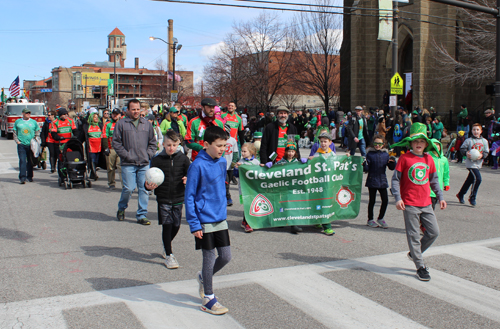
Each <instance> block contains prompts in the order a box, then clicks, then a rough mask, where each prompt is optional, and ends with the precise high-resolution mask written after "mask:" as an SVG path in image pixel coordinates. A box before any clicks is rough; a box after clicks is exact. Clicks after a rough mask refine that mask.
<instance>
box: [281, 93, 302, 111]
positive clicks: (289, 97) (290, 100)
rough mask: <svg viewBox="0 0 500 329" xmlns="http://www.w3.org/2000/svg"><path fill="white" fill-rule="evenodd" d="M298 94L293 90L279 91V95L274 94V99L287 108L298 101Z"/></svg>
mask: <svg viewBox="0 0 500 329" xmlns="http://www.w3.org/2000/svg"><path fill="white" fill-rule="evenodd" d="M299 98H300V95H297V93H293V92H289V93H287V92H285V91H283V93H280V94H279V95H277V96H276V99H277V100H278V102H280V104H283V105H285V106H286V107H288V108H289V109H291V108H293V107H294V106H295V104H296V103H297V102H298V101H299Z"/></svg>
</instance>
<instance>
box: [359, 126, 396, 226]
mask: <svg viewBox="0 0 500 329" xmlns="http://www.w3.org/2000/svg"><path fill="white" fill-rule="evenodd" d="M384 145H385V139H384V137H382V136H381V135H376V136H375V137H374V138H373V145H372V147H370V148H368V150H367V152H368V153H367V154H366V161H365V162H364V163H363V169H364V171H365V172H368V177H367V178H366V187H368V191H369V194H370V199H369V201H368V222H367V225H368V226H370V227H379V226H381V227H383V228H388V227H389V225H387V223H386V221H385V220H384V215H385V211H386V210H387V204H388V202H389V198H388V196H387V188H388V187H389V184H388V183H387V176H386V174H385V170H386V167H387V168H389V169H390V170H394V168H396V159H395V158H394V157H389V154H388V153H387V150H386V149H384V148H383V147H384ZM377 191H378V192H379V193H380V198H381V199H382V205H381V206H380V212H379V215H378V219H377V221H376V222H375V220H373V207H374V206H375V198H376V197H377Z"/></svg>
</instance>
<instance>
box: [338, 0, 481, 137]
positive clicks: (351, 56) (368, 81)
mask: <svg viewBox="0 0 500 329" xmlns="http://www.w3.org/2000/svg"><path fill="white" fill-rule="evenodd" d="M344 6H345V7H355V8H378V1H377V0H362V1H360V0H344ZM344 10H345V13H351V14H355V13H358V14H377V13H378V11H367V10H361V9H344ZM399 10H400V14H399V17H400V18H399V21H398V23H399V24H398V31H399V34H398V44H399V45H398V70H397V71H398V72H399V74H400V75H401V76H402V77H403V79H405V73H412V74H411V75H412V85H413V104H412V105H413V107H415V106H419V107H420V108H429V107H431V106H432V107H434V108H435V109H436V110H437V112H438V114H439V115H440V116H442V117H443V120H444V121H445V122H446V121H448V120H449V116H450V115H449V114H450V110H452V111H453V115H452V118H453V120H456V116H455V114H456V113H458V111H459V109H460V105H461V104H464V103H465V104H466V105H467V107H468V109H469V113H470V112H471V111H472V112H474V111H477V112H478V113H479V111H484V108H485V107H486V106H489V105H490V102H488V101H485V100H488V96H487V95H486V94H485V86H484V85H483V86H464V87H462V86H457V85H456V84H454V83H452V82H449V81H445V80H444V79H442V77H443V76H445V75H446V74H449V71H447V70H450V68H445V67H442V66H440V65H439V64H438V61H437V59H436V56H437V52H436V50H435V46H434V43H437V44H440V45H443V46H444V47H445V48H446V49H447V50H448V52H449V53H450V54H453V55H455V56H456V55H457V53H456V52H457V49H458V45H457V42H456V33H457V29H456V26H457V25H458V26H460V25H462V23H461V21H460V19H459V17H458V10H457V8H456V7H453V6H449V5H444V4H440V3H435V2H431V1H428V0H425V1H421V0H410V3H409V4H404V3H400V7H399ZM426 15H433V16H439V17H442V18H445V19H439V18H435V17H429V16H426ZM419 20H423V21H431V22H436V23H439V24H446V25H450V26H451V27H445V26H439V25H434V24H429V23H426V22H422V21H419ZM378 25H379V19H378V17H371V16H356V15H345V16H344V38H343V43H342V47H341V50H340V56H341V59H340V60H341V64H340V67H341V91H340V101H341V106H342V108H343V109H344V111H346V110H352V109H353V108H354V107H355V106H356V105H366V106H367V107H374V106H379V107H380V106H381V104H382V100H383V98H382V97H383V94H384V91H385V90H389V89H390V78H391V76H392V74H391V69H392V44H391V42H389V41H378V40H377V36H378ZM451 69H453V68H451ZM404 96H405V95H403V96H398V97H400V98H402V99H401V100H400V102H402V104H403V105H404ZM481 113H482V112H481ZM451 127H453V125H451Z"/></svg>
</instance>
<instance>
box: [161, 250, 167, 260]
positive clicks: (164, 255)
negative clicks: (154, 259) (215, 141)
mask: <svg viewBox="0 0 500 329" xmlns="http://www.w3.org/2000/svg"><path fill="white" fill-rule="evenodd" d="M161 257H163V258H164V259H167V253H166V252H165V251H164V252H163V255H161Z"/></svg>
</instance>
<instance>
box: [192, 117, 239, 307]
mask: <svg viewBox="0 0 500 329" xmlns="http://www.w3.org/2000/svg"><path fill="white" fill-rule="evenodd" d="M226 142H227V135H226V133H225V132H224V130H223V129H222V128H220V127H218V126H211V127H208V128H207V129H206V131H205V135H204V137H203V144H204V146H203V147H204V148H203V150H201V151H200V153H198V155H197V157H196V159H195V160H194V161H193V163H192V164H191V165H190V166H189V170H188V173H187V182H186V192H185V196H184V201H185V204H186V220H187V222H188V224H189V228H190V230H191V233H192V234H193V235H194V236H195V242H196V249H197V250H198V249H201V251H202V254H203V268H202V270H201V271H200V272H198V274H197V276H196V278H197V280H198V284H199V293H200V297H201V298H202V304H201V310H202V311H205V312H208V313H211V314H216V315H220V314H225V313H227V312H228V309H227V308H226V307H224V306H222V305H221V304H220V303H219V302H218V301H217V298H216V297H215V295H214V293H213V290H212V279H213V275H214V274H215V273H217V272H218V271H220V270H221V269H222V268H223V267H224V266H225V265H226V264H227V263H229V261H230V260H231V247H230V243H229V231H228V225H227V222H226V218H227V206H226V186H225V184H226V174H227V172H226V163H227V162H226V159H225V158H224V157H223V154H224V151H225V149H226ZM215 249H217V253H218V257H217V259H216V258H215Z"/></svg>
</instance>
